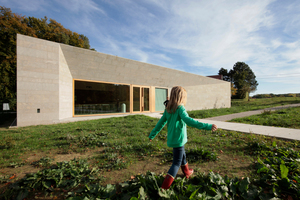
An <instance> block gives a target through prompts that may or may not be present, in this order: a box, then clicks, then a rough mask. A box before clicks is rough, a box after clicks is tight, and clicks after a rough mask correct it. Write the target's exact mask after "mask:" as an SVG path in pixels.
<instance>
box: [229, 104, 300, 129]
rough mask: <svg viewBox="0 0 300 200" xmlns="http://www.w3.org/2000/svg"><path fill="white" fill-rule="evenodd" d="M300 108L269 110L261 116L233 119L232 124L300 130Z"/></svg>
mask: <svg viewBox="0 0 300 200" xmlns="http://www.w3.org/2000/svg"><path fill="white" fill-rule="evenodd" d="M299 114H300V107H296V108H287V109H282V110H278V111H274V112H270V111H268V110H267V109H266V110H265V111H264V112H262V114H259V115H252V116H249V117H244V118H236V119H232V120H231V122H239V123H245V124H256V125H264V126H275V127H284V128H296V129H300V115H299Z"/></svg>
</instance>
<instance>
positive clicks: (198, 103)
mask: <svg viewBox="0 0 300 200" xmlns="http://www.w3.org/2000/svg"><path fill="white" fill-rule="evenodd" d="M73 80H87V81H100V82H110V83H118V84H130V85H141V86H150V87H151V88H155V87H163V88H169V89H171V88H172V87H173V86H175V85H180V86H183V87H184V88H185V89H186V90H187V92H188V102H187V105H186V108H187V110H200V109H211V108H221V107H223V108H224V107H230V106H231V104H230V102H231V101H230V97H231V91H230V83H229V82H225V81H222V80H217V79H213V78H208V77H204V76H200V75H196V74H191V73H187V72H183V71H178V70H174V69H169V68H165V67H160V66H157V65H152V64H148V63H143V62H138V61H134V60H130V59H125V58H121V57H117V56H112V55H107V54H103V53H99V52H96V51H92V50H87V49H82V48H78V47H73V46H69V45H64V44H60V43H55V42H50V41H46V40H42V39H37V38H33V37H29V36H24V35H20V34H18V35H17V126H28V125H38V124H52V123H58V122H60V121H63V120H64V119H66V118H72V117H73V108H74V105H73V104H74V102H73V91H74V88H73V87H74V86H73ZM169 91H170V90H169ZM152 93H153V92H152ZM38 109H39V111H40V112H39V113H38ZM152 111H153V110H152Z"/></svg>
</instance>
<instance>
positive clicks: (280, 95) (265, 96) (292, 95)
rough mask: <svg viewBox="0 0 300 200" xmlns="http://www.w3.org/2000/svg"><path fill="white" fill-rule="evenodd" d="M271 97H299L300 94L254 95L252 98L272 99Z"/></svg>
mask: <svg viewBox="0 0 300 200" xmlns="http://www.w3.org/2000/svg"><path fill="white" fill-rule="evenodd" d="M273 97H300V93H288V94H272V93H270V94H256V95H254V96H252V98H256V99H260V98H273Z"/></svg>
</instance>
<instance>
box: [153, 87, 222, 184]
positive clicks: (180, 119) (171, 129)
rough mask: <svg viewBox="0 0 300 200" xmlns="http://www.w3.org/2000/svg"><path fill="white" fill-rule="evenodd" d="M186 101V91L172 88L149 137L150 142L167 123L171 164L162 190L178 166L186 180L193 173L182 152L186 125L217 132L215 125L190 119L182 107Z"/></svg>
mask: <svg viewBox="0 0 300 200" xmlns="http://www.w3.org/2000/svg"><path fill="white" fill-rule="evenodd" d="M186 100H187V94H186V90H185V89H184V88H183V87H181V86H175V87H173V88H172V90H171V96H170V100H169V102H168V104H167V107H166V109H165V111H164V114H163V116H162V117H161V118H160V120H159V121H158V123H157V124H156V126H155V128H154V129H153V130H152V131H151V133H150V135H149V139H150V142H151V141H152V140H153V139H154V138H155V136H156V135H157V134H158V133H159V132H160V131H161V129H162V128H163V127H164V126H165V124H166V123H167V127H168V137H167V138H168V139H167V145H168V147H172V148H173V164H172V166H171V168H170V169H169V171H168V174H167V176H166V177H165V180H164V182H163V184H162V186H161V187H162V188H163V189H169V188H170V186H171V184H172V182H173V181H174V178H175V176H176V174H177V172H178V170H179V167H180V166H181V169H182V172H183V173H184V175H185V176H186V178H189V177H190V176H191V175H192V174H193V172H194V170H193V169H189V167H188V163H187V161H186V154H185V151H184V145H185V143H186V142H187V132H186V125H189V126H192V127H195V128H198V129H205V130H212V131H215V130H217V126H216V125H215V124H206V123H201V122H198V121H196V120H194V119H192V118H190V117H189V115H188V114H187V112H186V110H185V108H184V106H183V105H185V104H186Z"/></svg>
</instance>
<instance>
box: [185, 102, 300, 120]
mask: <svg viewBox="0 0 300 200" xmlns="http://www.w3.org/2000/svg"><path fill="white" fill-rule="evenodd" d="M296 103H300V98H299V97H274V98H263V99H250V101H243V100H232V101H231V108H219V109H210V110H195V111H189V112H188V113H189V115H190V117H193V118H197V119H204V118H209V117H216V116H221V115H229V114H233V113H240V112H245V111H251V110H260V109H265V108H272V107H276V106H282V105H288V104H296Z"/></svg>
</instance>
